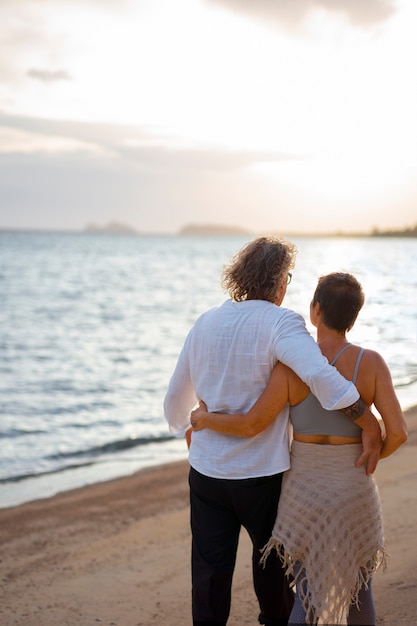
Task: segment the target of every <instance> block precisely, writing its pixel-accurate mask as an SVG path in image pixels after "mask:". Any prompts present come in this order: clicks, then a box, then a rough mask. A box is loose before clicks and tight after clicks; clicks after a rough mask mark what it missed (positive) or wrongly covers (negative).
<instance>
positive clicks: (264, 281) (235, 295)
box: [222, 237, 297, 302]
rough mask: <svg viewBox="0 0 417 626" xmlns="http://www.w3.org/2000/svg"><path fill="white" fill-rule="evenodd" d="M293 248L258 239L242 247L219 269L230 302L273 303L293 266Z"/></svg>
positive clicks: (280, 241)
mask: <svg viewBox="0 0 417 626" xmlns="http://www.w3.org/2000/svg"><path fill="white" fill-rule="evenodd" d="M296 253H297V249H296V247H295V246H294V244H292V243H290V242H288V241H286V240H285V239H282V238H278V237H259V238H258V239H255V240H254V241H251V242H250V243H248V244H247V245H246V246H244V247H243V248H242V249H241V250H240V251H239V252H238V253H237V254H236V255H235V256H234V257H233V259H232V261H231V263H230V265H227V266H225V268H224V270H223V280H222V285H223V287H224V289H225V290H226V291H227V292H228V293H229V295H230V297H231V298H232V300H235V302H241V301H242V300H268V301H269V302H275V300H276V297H277V293H278V289H279V287H280V285H281V284H282V283H283V281H284V280H286V279H287V274H288V272H289V270H290V269H292V268H293V267H294V263H295V255H296Z"/></svg>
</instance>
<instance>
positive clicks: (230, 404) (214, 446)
mask: <svg viewBox="0 0 417 626" xmlns="http://www.w3.org/2000/svg"><path fill="white" fill-rule="evenodd" d="M294 258H295V247H294V246H293V245H292V244H291V243H289V242H286V241H284V240H278V239H275V238H265V237H261V238H259V239H256V240H254V241H253V242H251V243H249V244H248V245H247V246H245V247H244V248H243V249H242V250H241V251H240V253H238V254H237V255H236V257H235V258H234V259H233V261H232V263H231V265H230V266H228V267H227V268H226V269H225V272H224V275H223V285H224V287H225V288H226V289H227V290H228V292H229V295H230V296H231V300H227V301H226V302H225V303H224V304H223V305H222V306H220V307H218V308H215V309H212V310H210V311H208V312H206V313H205V314H203V315H202V316H201V317H200V318H199V319H198V320H197V322H196V323H195V325H194V327H193V328H192V329H191V331H190V333H189V335H188V337H187V339H186V341H185V344H184V347H183V349H182V352H181V354H180V356H179V359H178V363H177V366H176V368H175V371H174V374H173V376H172V378H171V381H170V384H169V388H168V391H167V394H166V397H165V402H164V408H165V415H166V418H167V420H168V423H169V427H170V431H171V432H172V433H173V434H175V435H176V436H178V437H181V436H184V435H185V433H186V432H187V431H188V430H189V428H190V421H189V419H190V411H191V409H192V408H193V407H194V405H195V404H196V403H197V402H198V400H199V399H202V400H204V401H205V403H206V404H207V407H208V410H209V411H210V412H216V411H218V412H222V413H245V412H247V411H248V410H249V408H250V407H251V406H252V405H253V403H254V402H255V400H256V399H257V398H258V396H259V395H260V393H261V392H262V390H263V389H264V387H265V386H266V383H267V381H268V379H269V377H270V374H271V371H272V369H273V367H274V365H275V363H276V362H277V361H282V362H283V363H285V364H286V365H288V367H290V368H291V369H293V370H294V371H295V372H296V373H297V374H298V376H300V378H301V379H302V380H304V381H305V383H306V384H307V385H308V386H309V387H310V389H311V390H312V392H313V393H314V394H315V395H316V396H317V397H318V399H319V400H320V402H321V404H322V405H323V406H324V407H325V408H326V409H339V410H343V411H344V412H345V413H346V414H348V415H350V416H351V418H352V419H353V420H354V421H356V422H357V423H358V424H359V425H360V426H361V428H362V432H363V436H362V441H363V449H364V450H363V453H362V455H361V457H360V458H359V459H358V463H360V464H361V463H366V466H367V471H368V473H372V472H373V471H374V469H375V467H376V464H377V460H378V456H379V451H380V448H381V445H382V441H381V434H380V429H379V425H378V423H377V421H376V419H375V418H374V417H373V416H372V414H371V413H370V412H369V410H368V409H367V408H366V407H365V405H364V403H363V402H362V401H361V400H360V398H359V394H358V392H357V390H356V388H355V387H354V385H353V384H352V383H351V382H348V381H346V380H345V379H344V378H343V377H341V376H340V375H339V374H338V372H337V371H336V369H335V368H334V367H331V366H330V365H329V364H328V362H327V360H326V359H325V358H324V357H323V355H322V354H321V351H320V349H319V348H318V346H317V344H316V343H315V341H314V340H313V338H312V337H311V336H310V335H309V333H308V332H307V329H306V327H305V323H304V320H303V318H302V317H301V316H300V315H297V314H296V313H294V312H293V311H289V310H288V309H283V308H280V305H281V303H282V301H283V299H284V297H285V294H286V290H287V284H288V283H289V281H290V278H291V274H290V273H289V270H290V269H292V267H293V266H294ZM344 407H347V408H344ZM189 461H190V465H191V467H190V476H189V482H190V505H191V529H192V536H193V542H192V583H193V588H192V610H193V625H194V626H225V624H226V623H227V620H228V617H229V612H230V601H231V585H232V577H233V571H234V566H235V559H236V551H237V545H238V538H239V532H240V529H241V526H244V527H245V528H246V530H247V531H248V533H249V536H250V538H251V540H252V544H253V555H252V568H253V582H254V588H255V593H256V595H257V598H258V601H259V606H260V611H261V613H260V615H259V622H260V623H261V624H265V625H267V626H284V625H286V624H287V622H288V616H289V614H290V612H291V608H292V604H293V595H292V591H291V590H290V589H289V587H288V584H287V581H286V579H285V576H284V573H283V569H282V567H281V563H280V561H279V559H278V557H274V558H270V559H268V560H267V563H266V566H265V568H263V567H262V566H260V564H259V551H260V549H261V548H262V547H263V546H264V545H265V544H266V543H267V541H268V540H269V538H270V534H271V530H272V527H273V525H274V521H275V516H276V511H277V506H278V499H279V494H280V489H281V480H282V473H283V472H284V471H285V470H287V469H288V468H289V441H288V410H287V409H285V410H284V411H282V412H281V413H280V415H279V418H278V419H276V420H275V421H274V422H273V423H272V424H271V426H269V427H268V428H267V429H266V430H265V431H263V432H262V433H260V434H259V435H257V436H256V437H252V438H242V437H230V436H226V435H222V434H220V433H216V432H214V431H212V430H209V429H204V430H201V431H198V432H195V433H193V437H192V442H191V446H190V453H189Z"/></svg>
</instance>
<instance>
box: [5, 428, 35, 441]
mask: <svg viewBox="0 0 417 626" xmlns="http://www.w3.org/2000/svg"><path fill="white" fill-rule="evenodd" d="M46 432H47V431H46V430H40V429H38V430H29V429H23V428H11V429H10V430H5V431H3V432H0V439H15V438H16V437H22V436H27V435H43V434H45V433H46Z"/></svg>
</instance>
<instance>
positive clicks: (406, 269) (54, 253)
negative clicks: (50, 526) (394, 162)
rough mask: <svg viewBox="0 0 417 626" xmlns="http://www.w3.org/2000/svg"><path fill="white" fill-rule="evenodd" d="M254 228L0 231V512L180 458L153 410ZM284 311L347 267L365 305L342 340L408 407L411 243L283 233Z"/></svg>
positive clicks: (415, 276) (414, 344)
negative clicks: (385, 376) (372, 362)
mask: <svg viewBox="0 0 417 626" xmlns="http://www.w3.org/2000/svg"><path fill="white" fill-rule="evenodd" d="M250 239H251V237H242V236H217V237H201V236H137V235H116V234H105V233H87V232H86V233H29V232H2V233H0V288H1V307H0V355H1V356H0V398H1V400H0V450H1V453H0V508H4V507H9V506H14V505H17V504H20V503H23V502H27V501H30V500H35V499H39V498H43V497H48V496H51V495H53V494H55V493H57V492H60V491H64V490H67V489H72V488H75V487H79V486H82V485H86V484H91V483H96V482H100V481H103V480H108V479H112V478H116V477H120V476H124V475H127V474H130V473H132V472H134V471H136V470H138V469H141V468H144V467H149V466H152V465H159V464H161V463H167V462H170V461H175V460H179V459H185V458H186V457H187V450H186V444H185V442H184V441H183V440H177V439H173V438H172V437H171V436H170V435H169V432H168V427H167V424H166V421H165V419H164V416H163V410H162V403H163V398H164V394H165V390H166V387H167V384H168V381H169V378H170V376H171V373H172V371H173V368H174V366H175V362H176V359H177V357H178V354H179V351H180V349H181V347H182V344H183V342H184V339H185V337H186V334H187V333H188V331H189V329H190V328H191V326H192V324H193V322H194V321H195V319H196V318H197V317H198V316H199V315H200V314H201V313H202V312H203V311H205V310H206V309H208V308H211V307H214V306H217V305H219V304H221V302H223V300H224V299H225V298H226V297H227V296H226V294H225V293H224V292H223V290H222V288H221V284H220V276H221V271H222V268H223V265H224V264H225V263H227V262H228V261H229V260H230V258H231V256H232V255H233V254H235V252H237V251H238V250H239V249H240V248H241V247H242V246H243V245H244V244H245V243H246V242H247V241H249V240H250ZM290 239H291V241H293V242H294V243H295V244H296V245H297V248H298V255H297V263H296V267H295V269H294V271H293V279H292V282H291V284H290V286H289V288H288V291H287V296H286V299H285V301H284V304H283V306H286V307H288V308H291V309H294V310H295V311H297V312H299V313H301V314H302V315H303V316H304V317H305V318H306V321H307V327H308V328H309V330H310V332H311V333H312V334H313V335H314V328H313V327H312V326H311V324H310V322H309V320H308V311H309V303H310V300H311V296H312V293H313V291H314V288H315V285H316V282H317V278H318V277H319V276H321V275H323V274H326V273H328V272H332V271H349V272H352V273H353V274H355V275H356V276H357V278H358V279H359V280H360V282H361V283H362V285H363V288H364V290H365V294H366V302H365V306H364V308H363V310H362V311H361V313H360V314H359V318H358V320H357V322H356V325H355V327H354V329H353V330H352V331H351V332H350V333H349V339H350V341H352V342H357V343H360V344H361V345H363V346H364V347H367V348H372V349H375V350H377V351H379V352H380V353H381V354H382V355H383V357H384V359H385V360H386V362H387V363H388V365H389V367H390V370H391V373H392V377H393V380H394V384H395V387H396V390H397V393H398V396H399V398H400V401H401V404H402V406H403V408H407V407H409V406H412V405H414V404H417V240H416V239H413V238H409V239H407V238H382V237H366V238H362V237H358V238H356V237H334V238H332V237H317V238H312V237H291V238H290Z"/></svg>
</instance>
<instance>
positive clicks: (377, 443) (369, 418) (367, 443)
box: [355, 408, 383, 475]
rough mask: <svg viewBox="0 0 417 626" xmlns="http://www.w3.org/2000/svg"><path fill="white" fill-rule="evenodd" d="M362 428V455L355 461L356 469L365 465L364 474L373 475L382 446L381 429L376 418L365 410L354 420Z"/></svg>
mask: <svg viewBox="0 0 417 626" xmlns="http://www.w3.org/2000/svg"><path fill="white" fill-rule="evenodd" d="M355 424H358V426H360V427H361V428H362V447H363V450H362V454H361V455H360V457H359V458H358V460H357V461H356V464H355V465H356V467H360V466H361V465H364V464H365V465H366V473H367V474H368V475H369V474H373V473H374V471H375V469H376V466H377V464H378V461H379V456H380V454H381V449H382V445H383V441H382V432H381V427H380V425H379V423H378V420H377V419H376V417H375V416H374V415H373V414H372V413H371V411H370V410H369V409H368V408H367V409H366V410H365V412H364V413H363V415H361V417H359V418H358V419H356V420H355Z"/></svg>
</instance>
